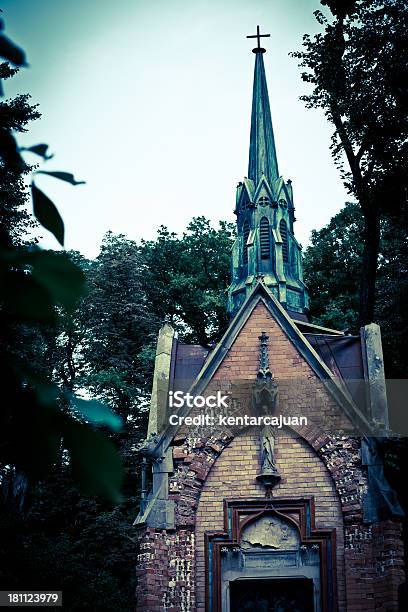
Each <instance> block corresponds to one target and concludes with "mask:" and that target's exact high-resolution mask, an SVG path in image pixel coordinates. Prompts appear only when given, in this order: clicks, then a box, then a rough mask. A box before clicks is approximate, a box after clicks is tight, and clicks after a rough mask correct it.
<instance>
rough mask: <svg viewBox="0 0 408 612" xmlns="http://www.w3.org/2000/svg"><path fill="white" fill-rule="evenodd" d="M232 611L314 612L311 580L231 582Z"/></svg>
mask: <svg viewBox="0 0 408 612" xmlns="http://www.w3.org/2000/svg"><path fill="white" fill-rule="evenodd" d="M230 611H231V612H314V602H313V581H312V580H309V579H307V578H294V579H284V580H280V579H275V580H237V581H235V582H231V583H230Z"/></svg>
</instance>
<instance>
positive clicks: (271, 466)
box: [261, 425, 277, 472]
mask: <svg viewBox="0 0 408 612" xmlns="http://www.w3.org/2000/svg"><path fill="white" fill-rule="evenodd" d="M261 440H262V472H271V471H273V472H277V467H276V463H275V436H274V433H273V428H272V427H271V426H270V425H267V426H265V427H263V428H262V430H261Z"/></svg>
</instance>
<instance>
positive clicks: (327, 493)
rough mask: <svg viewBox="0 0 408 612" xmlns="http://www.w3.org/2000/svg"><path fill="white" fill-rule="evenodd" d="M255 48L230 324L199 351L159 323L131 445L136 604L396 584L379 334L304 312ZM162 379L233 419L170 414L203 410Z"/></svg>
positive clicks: (339, 604) (397, 551) (288, 203)
mask: <svg viewBox="0 0 408 612" xmlns="http://www.w3.org/2000/svg"><path fill="white" fill-rule="evenodd" d="M264 51H265V50H264V49H262V48H261V47H260V45H259V39H258V46H257V47H256V48H255V49H254V53H255V73H254V87H253V102H252V117H251V139H250V154H249V170H248V177H246V178H245V179H244V180H243V182H242V183H239V185H238V188H237V201H236V210H235V212H236V214H237V227H238V236H237V240H236V243H235V245H234V248H233V253H232V282H231V286H230V288H229V294H228V295H229V310H230V313H231V321H230V324H229V326H228V329H227V330H226V332H225V334H224V336H223V338H222V339H221V341H220V342H219V343H218V345H217V346H215V347H214V348H213V349H212V350H209V349H208V348H204V347H201V346H198V345H186V344H183V343H181V342H180V341H179V340H178V337H177V334H176V333H175V331H174V330H173V328H172V327H171V326H170V325H169V324H165V325H164V326H163V327H162V329H161V330H160V332H159V337H158V344H157V353H156V364H155V374H154V382H153V390H152V399H151V406H150V415H149V429H148V437H147V440H146V441H145V443H144V444H143V446H142V447H141V448H140V452H141V454H142V456H143V466H144V471H143V485H142V488H143V491H142V504H141V509H140V512H139V515H138V517H137V519H136V521H135V525H136V527H137V533H138V542H139V554H138V567H137V577H138V584H137V610H140V611H142V610H143V611H147V612H159V611H162V610H163V611H172V612H176V611H177V612H198V611H204V610H206V611H207V612H241V611H243V610H253V611H257V610H259V611H264V610H265V611H276V612H278V611H280V612H282V611H289V610H293V612H312V611H313V612H354V611H358V612H364V611H366V612H371V611H373V612H374V611H381V612H392V611H396V610H398V592H399V587H400V585H401V584H402V583H403V582H404V567H403V544H402V536H401V531H402V527H401V517H402V510H401V508H400V506H399V503H398V501H397V499H396V498H395V494H394V492H393V491H392V490H391V489H390V487H389V486H388V484H387V482H386V480H385V478H384V472H383V466H382V461H381V456H380V453H379V451H378V444H377V439H378V437H379V436H382V435H385V433H386V431H387V428H388V414H387V401H386V394H385V380H384V372H383V366H382V350H381V338H380V332H379V328H378V326H376V325H374V324H371V325H368V326H366V327H365V328H363V329H361V331H360V334H359V335H357V336H350V335H345V334H344V333H343V332H339V331H337V330H330V329H325V328H322V327H319V326H316V325H313V324H312V323H309V322H308V318H307V311H308V296H307V288H306V287H305V285H304V283H303V279H302V260H301V248H300V245H299V244H298V243H297V241H296V239H295V237H294V233H293V224H294V221H295V217H294V205H293V191H292V185H291V182H290V181H286V182H285V181H284V180H283V179H282V177H280V176H279V172H278V164H277V158H276V150H275V143H274V136H273V128H272V120H271V114H270V108H269V99H268V90H267V84H266V77H265V69H264V63H263V53H264ZM176 390H179V391H182V392H190V393H191V394H192V395H193V396H197V395H202V396H206V395H208V394H214V392H215V391H216V390H217V391H222V392H223V393H224V394H226V396H228V398H229V399H230V404H229V411H227V412H228V414H227V416H228V415H229V416H231V415H232V416H233V417H234V418H232V419H231V420H229V421H228V420H227V421H226V420H225V419H224V420H223V419H220V420H218V416H219V414H217V413H216V412H214V411H213V412H211V415H212V419H213V422H212V423H207V422H206V423H201V422H199V419H198V420H196V421H195V422H194V423H193V426H189V425H187V424H185V422H184V423H183V422H181V421H182V419H181V421H178V422H177V423H175V422H173V421H171V420H169V416H170V415H171V414H173V413H174V412H177V415H178V416H179V417H187V416H190V417H200V415H202V414H203V409H202V408H200V407H192V408H188V407H187V406H184V407H182V408H180V409H179V410H178V411H176V410H175V409H174V408H171V407H170V406H169V391H173V392H174V391H176ZM223 410H224V408H223V407H222V408H221V412H222V411H223ZM207 413H208V411H207ZM244 413H245V414H248V415H249V417H255V418H258V416H259V415H262V416H265V415H267V416H268V415H269V417H270V416H271V415H272V416H275V417H276V418H278V416H279V415H284V417H286V419H289V418H290V419H291V421H290V425H289V424H288V423H289V421H288V420H286V422H285V420H284V423H283V426H282V427H280V426H279V427H278V426H275V425H274V426H271V425H270V424H269V425H259V426H246V424H245V423H244V424H243V423H242V422H239V421H240V419H235V416H237V415H238V416H239V417H242V415H243V414H244ZM208 414H209V413H208ZM224 416H225V415H224ZM300 416H303V417H305V418H304V419H303V421H302V422H300V419H297V417H300ZM305 420H306V421H307V422H306V423H305V422H304V421H305ZM236 421H238V424H237V423H236ZM196 423H197V425H196ZM147 468H148V469H149V471H150V470H151V472H152V486H151V490H150V491H147V485H146V482H147V481H146V469H147Z"/></svg>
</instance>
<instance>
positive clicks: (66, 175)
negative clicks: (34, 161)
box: [36, 170, 85, 185]
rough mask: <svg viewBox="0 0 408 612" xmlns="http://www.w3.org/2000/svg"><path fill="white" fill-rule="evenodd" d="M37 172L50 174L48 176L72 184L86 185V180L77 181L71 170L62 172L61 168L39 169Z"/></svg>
mask: <svg viewBox="0 0 408 612" xmlns="http://www.w3.org/2000/svg"><path fill="white" fill-rule="evenodd" d="M36 174H48V176H53V177H54V178H57V179H59V180H60V181H65V182H66V183H71V185H85V181H77V180H76V179H75V177H74V175H73V174H71V173H70V172H60V171H59V170H55V171H54V170H51V171H48V170H37V172H36Z"/></svg>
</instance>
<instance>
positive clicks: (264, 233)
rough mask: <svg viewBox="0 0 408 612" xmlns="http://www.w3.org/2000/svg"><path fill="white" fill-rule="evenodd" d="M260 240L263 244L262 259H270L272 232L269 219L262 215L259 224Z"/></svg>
mask: <svg viewBox="0 0 408 612" xmlns="http://www.w3.org/2000/svg"><path fill="white" fill-rule="evenodd" d="M259 241H260V244H261V259H270V256H271V233H270V231H269V221H268V219H267V218H266V217H262V219H261V222H260V224H259Z"/></svg>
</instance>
